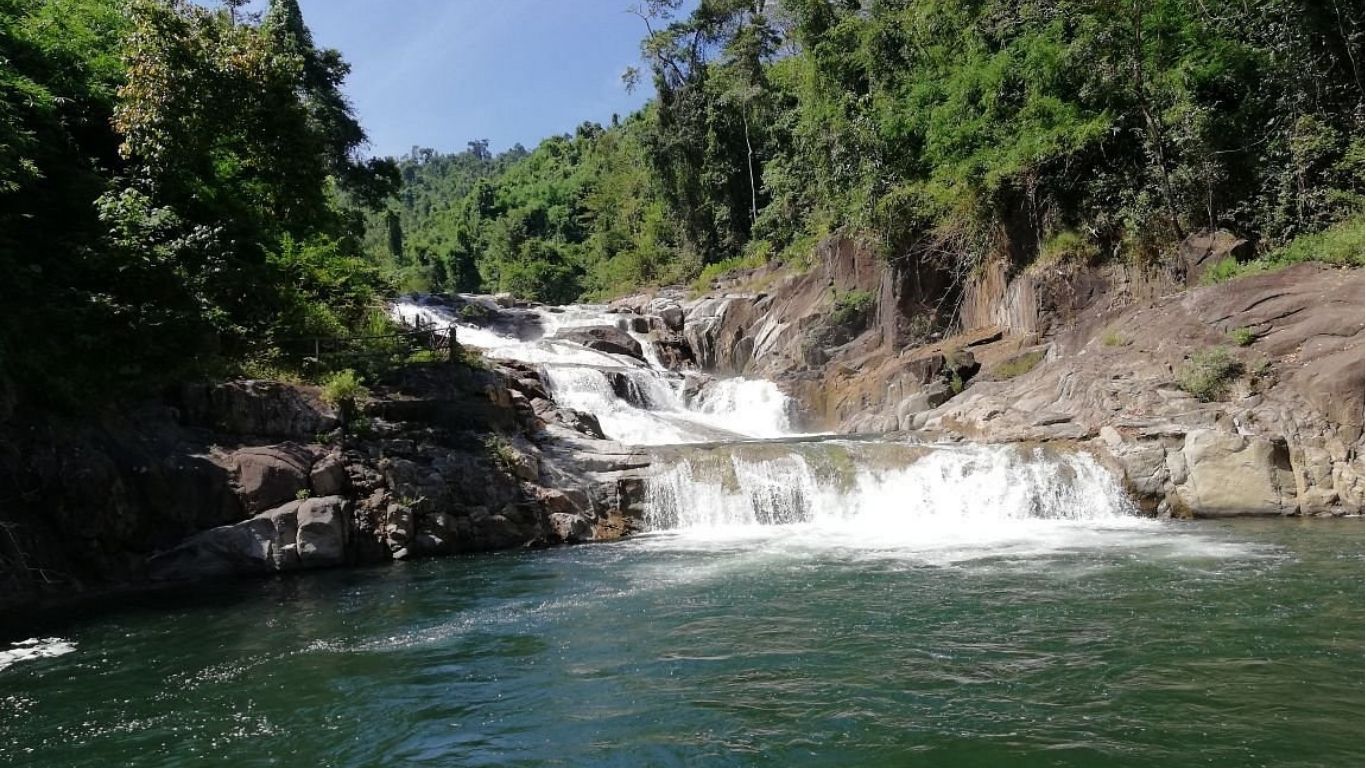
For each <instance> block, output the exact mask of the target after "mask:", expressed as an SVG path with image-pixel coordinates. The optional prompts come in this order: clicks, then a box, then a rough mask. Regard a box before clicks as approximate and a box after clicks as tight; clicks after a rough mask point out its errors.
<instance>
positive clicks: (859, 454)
mask: <svg viewBox="0 0 1366 768" xmlns="http://www.w3.org/2000/svg"><path fill="white" fill-rule="evenodd" d="M463 300H464V301H465V302H466V303H467V304H470V303H477V304H479V305H480V306H481V307H482V308H483V311H484V312H486V313H489V314H490V315H493V316H496V322H495V324H493V325H489V326H475V325H472V324H470V323H469V322H466V320H465V318H464V316H463V315H462V314H461V313H458V312H455V311H454V310H453V309H452V308H450V307H448V306H443V305H441V304H440V303H439V302H433V301H431V300H425V301H424V300H413V301H404V302H398V303H395V304H394V305H393V313H394V315H395V317H397V318H399V319H400V320H402V321H405V322H412V320H414V319H419V318H420V319H422V320H423V321H424V322H426V323H437V324H441V323H451V324H454V327H455V332H456V335H457V338H458V339H459V341H460V342H461V343H463V344H467V345H469V346H473V347H478V348H480V349H482V350H483V351H484V353H485V354H486V355H488V356H490V357H495V358H503V359H509V360H518V361H522V362H528V363H534V364H537V365H539V366H540V368H541V371H542V373H543V376H544V379H545V382H546V384H547V386H548V388H549V390H550V394H551V396H552V397H553V398H554V399H555V401H556V402H557V403H558V404H559V405H561V406H564V407H568V408H573V409H576V410H580V411H584V412H587V413H591V414H593V415H594V416H596V417H597V419H598V421H599V423H600V424H601V426H602V428H603V431H604V433H605V434H607V435H608V436H609V437H611V438H613V439H616V440H620V441H622V442H626V443H631V444H635V445H642V446H655V447H656V448H655V451H654V462H653V466H652V470H651V472H652V474H651V476H650V477H648V479H647V480H646V505H645V506H646V511H645V520H644V522H645V524H646V526H647V527H648V528H650V529H653V530H657V531H660V530H686V531H722V530H737V529H747V530H756V529H762V528H765V527H767V528H770V529H771V528H773V527H775V526H776V527H781V526H793V525H797V524H809V525H812V526H815V527H818V528H819V527H822V526H834V527H838V528H839V530H840V531H841V532H842V533H847V532H849V531H860V530H861V531H864V532H865V533H866V535H865V536H864V539H865V540H868V541H873V540H877V539H878V538H879V537H881V538H885V537H889V536H890V537H893V538H895V537H897V536H900V537H902V538H903V539H906V538H908V537H912V538H913V537H920V538H923V537H924V536H926V535H929V533H930V532H932V531H934V530H939V531H941V532H949V531H952V532H953V534H952V535H958V534H959V533H961V532H962V531H964V530H966V529H977V531H978V532H983V533H984V535H985V533H989V532H991V531H996V532H1000V531H1005V530H1007V529H1009V528H1010V527H1011V526H1012V525H1014V524H1016V523H1029V522H1034V521H1052V522H1062V523H1066V522H1078V523H1092V524H1095V523H1099V524H1109V523H1113V522H1116V521H1123V520H1128V521H1132V520H1134V519H1135V518H1134V512H1135V510H1134V509H1133V508H1132V506H1131V503H1130V502H1129V501H1128V499H1127V497H1126V496H1125V494H1124V492H1123V491H1122V490H1121V488H1120V487H1119V486H1118V484H1117V483H1116V482H1115V480H1114V478H1113V477H1112V476H1111V475H1110V474H1109V473H1108V472H1107V471H1106V470H1105V469H1104V468H1103V467H1101V466H1100V465H1099V464H1098V463H1097V462H1096V461H1095V460H1094V459H1093V458H1092V457H1091V456H1090V455H1088V454H1086V453H1083V452H1078V451H1069V450H1064V449H1059V448H1053V447H1041V446H994V445H971V444H949V445H944V444H937V445H922V444H914V443H910V442H896V441H885V440H851V439H821V438H818V437H816V436H808V437H807V438H805V439H801V438H797V437H794V435H793V432H792V428H791V421H790V415H791V411H792V402H791V400H790V399H789V398H787V396H785V395H784V394H783V393H782V392H781V391H779V390H778V388H777V386H776V385H775V384H774V383H773V382H770V381H764V380H756V379H744V378H734V379H723V380H719V381H711V382H709V383H708V384H707V385H706V386H704V387H702V388H700V389H698V390H696V391H693V390H690V389H689V387H688V386H687V380H686V378H685V377H684V376H682V375H680V374H678V373H676V372H672V371H668V370H664V369H663V368H662V366H661V365H660V364H659V359H658V357H657V356H655V355H653V354H651V352H650V350H653V339H652V337H651V336H650V335H649V334H644V333H639V332H637V331H636V330H635V329H633V328H632V326H631V324H630V323H629V322H628V321H627V319H626V318H623V316H622V315H620V314H617V313H613V312H609V311H607V308H606V307H602V306H593V305H573V306H569V307H560V308H555V309H554V310H553V311H552V310H550V309H520V310H516V311H510V312H504V311H501V310H499V309H498V308H497V307H496V305H494V304H493V303H492V302H491V301H489V300H488V299H486V298H483V297H473V296H467V297H463ZM473 314H481V313H480V312H475V313H473ZM592 326H611V327H615V328H618V329H620V330H622V331H623V332H627V333H630V334H631V336H632V337H633V338H635V340H636V341H637V342H639V343H640V345H641V347H642V349H643V350H647V352H646V355H645V357H646V361H642V360H640V359H637V358H635V357H632V356H629V355H621V354H612V353H609V352H603V351H599V350H596V349H591V348H589V347H588V346H585V345H583V344H579V343H577V342H575V341H571V340H568V339H562V338H557V337H556V334H557V333H558V332H559V331H561V330H564V329H569V328H581V327H592ZM813 438H814V439H813ZM699 444H701V445H699ZM661 446H662V447H661Z"/></svg>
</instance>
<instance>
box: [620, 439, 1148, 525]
mask: <svg viewBox="0 0 1366 768" xmlns="http://www.w3.org/2000/svg"><path fill="white" fill-rule="evenodd" d="M826 449H827V450H832V451H838V450H842V448H841V447H840V445H839V444H838V443H830V444H827V446H826ZM859 463H860V462H859V461H858V459H857V457H856V456H854V455H850V456H849V464H850V465H851V466H852V469H851V472H850V473H849V475H848V476H845V477H832V476H821V475H820V474H818V473H817V472H816V471H814V470H813V468H812V467H811V465H810V463H809V462H808V461H807V459H806V458H805V457H804V456H803V455H802V454H801V453H798V452H796V451H792V452H789V453H787V454H785V455H780V456H777V457H770V458H762V459H747V458H744V457H743V456H742V455H738V454H736V455H732V456H731V457H730V462H729V466H725V465H721V466H720V467H719V468H718V466H717V464H716V462H714V461H713V462H710V463H706V462H704V463H702V464H700V465H695V463H694V462H693V461H690V460H687V459H683V460H680V461H677V462H676V463H674V464H673V465H672V466H670V467H668V468H667V469H665V470H663V471H661V472H659V473H658V474H656V475H655V476H654V477H652V478H650V480H649V481H648V486H647V494H646V517H645V519H646V523H647V525H648V526H649V527H650V528H652V529H654V530H676V531H682V532H685V533H687V534H689V535H698V536H702V537H704V538H734V537H740V538H746V537H755V536H759V537H763V536H770V535H772V528H773V527H774V526H789V527H791V526H796V527H801V528H804V529H806V530H808V531H818V532H819V533H818V534H816V535H818V536H820V537H826V538H828V539H830V540H831V541H834V542H838V543H841V544H847V545H853V546H865V547H866V546H873V547H878V546H902V545H914V546H922V545H927V544H933V543H935V542H938V543H940V544H944V545H951V544H954V543H961V542H971V541H980V540H983V539H989V538H992V537H1002V536H1004V537H1011V536H1016V535H1018V534H1020V533H1021V532H1024V531H1027V530H1031V529H1037V528H1039V524H1040V523H1044V524H1048V525H1051V527H1053V528H1055V529H1057V528H1066V527H1074V528H1075V527H1079V526H1080V527H1088V526H1089V527H1094V526H1097V525H1100V526H1118V527H1127V526H1132V525H1134V524H1136V523H1137V524H1142V523H1145V522H1146V521H1142V520H1140V519H1139V518H1137V517H1135V510H1134V509H1133V506H1132V504H1131V502H1130V501H1129V500H1128V498H1127V497H1126V496H1125V494H1124V492H1123V490H1122V489H1121V488H1120V487H1119V485H1118V483H1116V482H1115V480H1114V478H1113V477H1111V476H1110V474H1109V473H1108V472H1107V471H1106V470H1105V469H1104V468H1102V467H1101V466H1100V465H1099V464H1098V463H1097V462H1096V461H1095V460H1094V459H1093V458H1091V457H1090V456H1089V455H1087V454H1085V453H1059V452H1046V451H1044V450H1042V449H1038V448H1035V449H1022V448H1017V447H1010V446H989V445H968V446H962V445H953V446H938V447H934V448H932V449H931V450H930V451H929V452H928V453H927V454H926V455H924V456H923V457H920V458H918V459H914V460H911V461H910V462H909V463H907V464H906V465H904V466H900V467H894V468H886V467H869V466H859Z"/></svg>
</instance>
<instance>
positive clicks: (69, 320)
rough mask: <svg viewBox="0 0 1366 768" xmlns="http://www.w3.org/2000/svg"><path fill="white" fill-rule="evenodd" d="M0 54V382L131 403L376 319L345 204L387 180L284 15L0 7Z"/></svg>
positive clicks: (333, 67)
mask: <svg viewBox="0 0 1366 768" xmlns="http://www.w3.org/2000/svg"><path fill="white" fill-rule="evenodd" d="M239 5H240V4H239ZM0 59H2V60H3V61H4V64H3V65H2V66H0V153H11V154H12V155H13V156H12V157H5V158H4V159H5V161H6V162H5V163H3V165H4V168H5V170H3V171H0V196H3V201H0V219H2V221H0V269H3V271H4V272H5V274H6V275H9V276H12V278H13V279H9V280H6V281H3V283H4V287H3V288H0V291H3V293H4V295H3V299H4V305H5V306H6V307H7V309H8V310H10V311H8V312H7V313H6V317H5V318H4V319H3V320H2V321H0V357H3V367H0V386H6V387H7V386H13V387H16V388H17V389H18V390H19V395H20V396H21V397H24V398H32V399H34V400H47V401H55V402H58V403H65V404H71V403H74V402H77V401H79V400H81V399H83V398H85V397H86V395H87V394H89V393H90V392H93V391H98V393H99V394H100V395H117V394H121V393H134V392H138V391H145V388H146V387H147V386H150V385H155V384H156V383H157V382H160V381H164V380H166V379H167V378H174V377H177V376H183V375H191V374H194V373H196V372H203V371H206V370H221V369H222V368H223V367H224V366H227V367H228V368H234V367H237V368H240V367H241V366H243V365H245V364H247V363H249V362H250V361H252V360H259V359H262V358H270V357H272V356H273V355H275V354H276V353H277V352H278V351H279V348H278V345H277V341H278V340H280V339H285V338H289V337H293V336H299V335H314V334H322V335H327V334H338V333H344V332H346V330H347V329H348V328H354V327H358V326H360V325H361V324H362V323H364V322H366V320H367V316H368V315H369V314H370V313H371V312H373V311H374V310H375V309H376V300H377V292H378V291H381V290H383V282H382V280H381V277H380V274H379V272H378V271H377V270H376V268H375V266H374V265H373V264H372V263H371V262H370V261H369V260H368V259H365V258H363V257H362V250H361V241H360V238H359V235H360V233H361V231H362V229H361V219H360V217H359V215H358V214H357V213H356V212H355V210H353V208H352V206H353V205H364V204H365V203H367V202H370V201H374V200H384V199H387V198H389V197H390V196H391V195H392V194H393V191H394V190H395V188H396V186H397V181H398V178H397V173H396V170H395V168H394V166H393V164H392V162H390V161H385V160H378V161H368V160H362V159H361V158H359V156H358V154H357V150H358V149H359V147H360V145H361V144H362V142H363V141H364V133H363V132H362V131H361V129H360V127H359V125H358V124H357V123H356V121H355V119H354V117H353V115H352V114H351V111H350V108H349V106H348V105H347V104H346V102H345V100H344V99H343V97H342V96H341V92H340V89H339V88H340V84H341V81H342V78H343V77H344V76H345V74H346V71H347V70H346V65H345V63H344V62H343V61H342V60H341V58H340V56H339V55H338V54H337V53H336V52H335V51H320V50H317V49H316V48H314V47H313V44H312V42H311V38H310V36H309V35H308V31H307V28H306V27H305V26H304V24H303V20H302V17H301V16H299V14H298V8H297V5H296V4H295V3H293V2H292V1H289V0H282V1H280V2H274V3H272V4H271V5H270V7H269V9H268V12H267V13H266V15H265V20H264V21H263V23H262V24H260V25H257V24H254V23H251V22H250V21H249V20H248V19H246V18H244V17H243V16H242V15H241V14H240V13H239V12H238V9H237V8H236V7H235V6H234V5H232V4H229V5H228V6H226V7H224V8H219V9H210V8H204V7H202V6H199V5H194V4H191V3H188V2H184V1H183V0H3V2H0ZM344 200H349V201H352V203H344V202H342V201H344Z"/></svg>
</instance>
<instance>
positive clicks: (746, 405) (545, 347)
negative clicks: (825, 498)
mask: <svg viewBox="0 0 1366 768" xmlns="http://www.w3.org/2000/svg"><path fill="white" fill-rule="evenodd" d="M461 300H462V301H463V302H465V303H466V304H478V305H480V306H481V307H483V308H484V309H485V310H486V311H487V312H490V313H494V314H497V315H505V316H506V317H503V318H502V319H501V324H490V325H477V324H475V323H473V322H471V320H470V319H468V318H466V317H465V316H464V314H463V313H462V312H460V311H457V310H456V309H455V307H453V306H452V305H450V304H447V303H445V302H443V301H441V300H439V299H436V298H433V297H408V298H404V299H401V300H399V301H395V302H393V303H392V304H391V305H390V315H391V316H392V317H393V318H394V319H395V320H397V321H398V322H400V323H404V324H414V323H416V322H418V321H421V322H423V323H425V324H428V325H438V326H446V325H450V326H451V327H453V328H454V330H455V336H456V339H457V340H458V341H459V342H460V343H461V344H463V345H465V346H467V347H471V348H475V349H478V350H480V351H481V352H483V354H484V355H486V356H487V357H490V358H494V359H502V360H514V361H518V362H523V363H530V364H533V365H538V366H540V368H541V372H542V374H543V377H544V379H545V382H546V384H547V386H548V387H549V389H550V392H551V394H552V396H553V397H554V398H555V401H556V402H557V403H559V404H560V405H563V406H567V407H569V408H574V409H576V410H580V411H585V412H587V413H591V414H593V415H594V416H596V417H597V419H598V423H599V424H601V425H602V429H603V432H604V433H605V434H606V435H607V436H608V437H610V438H612V439H613V440H618V441H621V442H624V443H630V444H634V445H673V444H684V443H704V442H717V441H731V440H744V439H766V438H775V437H784V436H789V435H792V434H793V430H792V426H791V415H792V410H793V403H792V400H791V398H789V397H788V396H787V395H785V394H783V392H782V391H781V390H779V389H778V386H777V385H776V384H774V383H773V382H771V381H766V380H762V379H747V378H738V377H737V378H731V379H719V380H716V381H711V382H709V383H707V384H706V385H704V386H703V387H702V388H701V389H700V390H699V391H697V392H696V393H695V394H691V395H690V393H688V392H686V391H685V390H686V388H687V379H686V378H685V377H684V376H683V375H682V374H680V373H678V372H675V371H670V370H667V369H666V368H665V367H664V365H663V363H662V362H661V360H660V358H659V354H658V350H657V349H656V348H655V343H654V339H653V338H652V337H651V335H650V334H648V333H641V332H639V331H636V330H634V329H632V327H631V326H630V323H629V316H625V315H622V314H619V313H615V312H609V311H608V310H607V308H606V307H604V306H600V305H591V304H573V305H569V306H565V307H557V308H554V310H550V309H540V308H538V309H523V310H516V311H515V312H508V311H505V310H504V311H501V312H500V311H498V310H496V308H495V307H493V306H492V305H491V303H489V302H488V301H487V300H486V299H484V298H483V297H477V296H465V295H462V296H461ZM601 326H608V327H613V328H617V329H619V330H621V331H622V332H624V333H626V334H627V335H629V336H630V337H631V338H633V339H635V341H636V342H637V343H639V344H640V346H641V351H642V357H643V358H644V359H643V360H640V359H636V358H634V357H631V356H629V355H621V354H613V353H610V352H602V351H598V350H595V349H590V348H588V347H586V346H584V345H582V344H578V343H576V342H573V341H568V340H564V339H558V338H556V334H558V333H560V332H561V331H564V330H568V329H573V328H591V327H601Z"/></svg>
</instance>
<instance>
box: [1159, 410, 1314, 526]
mask: <svg viewBox="0 0 1366 768" xmlns="http://www.w3.org/2000/svg"><path fill="white" fill-rule="evenodd" d="M1182 454H1183V455H1184V456H1185V459H1186V461H1185V463H1186V483H1185V485H1183V486H1181V487H1180V488H1178V489H1177V492H1178V494H1179V496H1180V499H1181V501H1182V503H1183V504H1184V505H1185V506H1186V507H1187V508H1189V510H1190V511H1191V512H1192V513H1194V514H1196V515H1198V516H1201V517H1225V516H1236V515H1250V514H1290V513H1293V512H1295V511H1296V496H1295V494H1296V491H1295V478H1294V475H1293V474H1292V472H1291V469H1290V458H1289V452H1288V451H1287V449H1286V446H1285V444H1284V443H1275V442H1272V441H1270V440H1266V439H1263V438H1260V437H1251V436H1245V435H1237V434H1231V433H1224V432H1218V431H1215V430H1209V429H1201V430H1194V431H1192V432H1190V433H1189V434H1187V435H1186V439H1185V444H1184V446H1183V448H1182Z"/></svg>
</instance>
